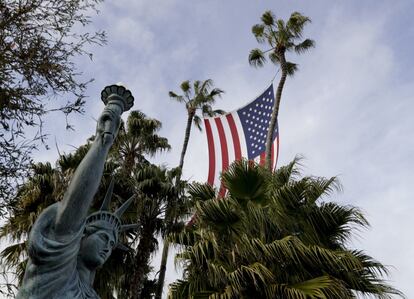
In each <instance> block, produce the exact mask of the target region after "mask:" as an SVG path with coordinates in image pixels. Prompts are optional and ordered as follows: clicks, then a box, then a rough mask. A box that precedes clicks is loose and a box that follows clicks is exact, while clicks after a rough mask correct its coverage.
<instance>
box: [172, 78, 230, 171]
mask: <svg viewBox="0 0 414 299" xmlns="http://www.w3.org/2000/svg"><path fill="white" fill-rule="evenodd" d="M180 87H181V91H182V92H183V94H182V95H178V94H176V93H175V92H173V91H170V92H169V96H170V98H171V99H173V100H175V101H177V102H179V103H185V108H186V109H187V126H186V128H185V135H184V143H183V148H182V150H181V156H180V163H179V165H178V167H179V168H180V169H183V165H184V157H185V153H186V152H187V145H188V141H189V139H190V133H191V127H192V123H193V122H194V125H195V126H196V127H197V128H198V129H199V130H201V117H200V115H198V114H197V111H201V113H202V115H203V116H210V117H213V116H216V115H219V114H224V111H223V110H213V108H212V105H213V104H214V103H215V102H216V99H217V97H220V96H221V94H222V93H223V92H224V91H223V90H221V89H219V88H213V80H211V79H207V80H205V81H199V80H196V81H194V83H193V86H191V83H190V81H188V80H187V81H184V82H182V83H181V85H180Z"/></svg>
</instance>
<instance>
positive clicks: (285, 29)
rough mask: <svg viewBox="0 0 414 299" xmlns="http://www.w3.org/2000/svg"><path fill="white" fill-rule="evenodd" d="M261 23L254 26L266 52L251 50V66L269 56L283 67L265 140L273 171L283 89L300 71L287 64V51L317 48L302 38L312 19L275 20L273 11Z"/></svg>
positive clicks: (296, 13) (267, 156) (292, 16)
mask: <svg viewBox="0 0 414 299" xmlns="http://www.w3.org/2000/svg"><path fill="white" fill-rule="evenodd" d="M261 20H262V23H260V24H256V25H254V26H253V27H252V32H253V34H254V36H255V37H256V39H257V41H258V42H259V43H267V44H268V46H270V48H269V49H267V50H264V51H262V50H260V49H257V48H256V49H253V50H251V51H250V55H249V63H250V65H252V66H255V67H262V66H263V65H264V63H265V62H266V57H265V54H266V53H269V55H268V56H269V59H270V61H271V62H273V63H274V64H276V65H280V69H281V77H280V80H279V84H278V87H277V91H276V101H275V103H274V106H273V111H272V117H271V120H270V123H269V130H268V132H267V137H266V167H267V168H268V169H270V168H271V147H272V141H273V132H274V130H275V127H276V122H277V117H278V114H279V106H280V100H281V98H282V91H283V86H284V85H285V81H286V78H287V76H292V75H293V74H294V73H295V71H297V68H298V67H297V64H295V63H292V62H289V61H286V52H291V51H295V52H296V53H297V54H302V53H304V52H306V51H308V50H309V49H310V48H312V47H314V45H315V43H314V41H313V40H311V39H305V40H303V41H300V40H301V39H302V32H303V28H304V27H305V25H306V24H307V23H309V22H310V21H311V20H310V19H309V18H308V17H306V16H303V15H301V14H300V13H298V12H294V13H292V14H291V16H290V18H289V20H288V21H287V22H285V21H284V20H282V19H276V17H275V16H274V14H273V13H272V12H271V11H266V12H265V13H264V14H263V15H262V18H261Z"/></svg>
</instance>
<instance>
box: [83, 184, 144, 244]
mask: <svg viewBox="0 0 414 299" xmlns="http://www.w3.org/2000/svg"><path fill="white" fill-rule="evenodd" d="M113 190H114V179H113V178H112V180H111V183H110V184H109V187H108V190H107V191H106V195H105V198H104V201H103V202H102V205H101V208H100V209H99V211H97V212H94V213H92V214H90V215H89V216H88V217H87V218H86V225H91V224H93V223H99V222H101V223H102V222H104V223H105V224H106V225H108V226H109V227H110V228H112V229H113V230H114V231H116V232H117V234H119V233H120V232H124V231H126V230H130V229H134V228H137V227H138V226H139V225H138V224H126V225H123V224H122V221H121V216H122V214H124V212H125V211H126V210H127V209H128V207H129V206H130V204H131V203H132V201H133V199H134V197H135V196H134V195H133V196H131V197H130V198H129V199H128V200H127V201H125V202H124V203H123V204H122V205H121V206H120V207H119V208H118V209H117V210H116V211H115V212H110V211H109V206H110V203H111V198H112V193H113ZM117 247H119V248H121V249H127V247H125V246H124V245H122V244H118V245H117Z"/></svg>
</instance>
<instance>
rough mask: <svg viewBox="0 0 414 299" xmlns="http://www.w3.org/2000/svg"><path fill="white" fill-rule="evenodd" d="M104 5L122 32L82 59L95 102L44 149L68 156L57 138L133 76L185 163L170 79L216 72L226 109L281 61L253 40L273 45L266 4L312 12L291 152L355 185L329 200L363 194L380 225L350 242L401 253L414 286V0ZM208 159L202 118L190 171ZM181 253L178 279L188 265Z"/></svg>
mask: <svg viewBox="0 0 414 299" xmlns="http://www.w3.org/2000/svg"><path fill="white" fill-rule="evenodd" d="M99 9H100V12H99V14H98V15H97V16H95V15H94V16H93V18H92V21H93V22H92V24H91V27H89V29H92V30H95V29H96V30H105V31H106V32H107V34H108V44H107V45H106V46H104V47H101V48H99V47H95V46H92V47H91V48H90V51H92V52H93V53H94V56H93V60H92V61H90V60H89V59H87V58H86V57H85V58H78V59H77V60H76V61H75V63H76V64H77V66H78V69H79V71H82V72H83V77H84V78H90V77H93V78H95V81H94V82H93V83H91V84H90V85H89V89H88V92H87V94H88V98H87V104H86V107H85V110H86V113H85V114H84V115H78V116H72V117H71V118H70V122H71V123H72V124H73V125H74V126H75V131H65V123H64V118H63V117H62V115H58V114H52V115H49V116H48V117H47V120H46V124H45V131H46V133H49V143H50V146H51V149H50V150H48V151H47V150H45V149H43V148H41V149H40V150H39V151H38V152H37V153H36V155H35V159H36V160H37V161H51V162H54V161H55V160H56V159H57V156H58V152H57V149H56V146H55V142H56V144H57V145H58V147H59V150H60V151H61V152H66V153H68V152H70V151H72V150H73V148H74V147H77V146H79V145H81V144H83V143H84V142H85V140H86V139H87V138H88V137H89V136H90V135H92V134H93V133H94V131H95V123H96V121H95V120H96V119H97V118H98V117H99V114H100V112H101V111H102V109H103V104H102V102H101V100H100V92H101V90H102V89H103V88H104V87H105V86H106V85H110V84H113V83H117V82H123V83H124V84H125V85H126V86H127V87H128V88H129V89H130V90H131V92H132V93H133V95H134V97H135V106H134V107H133V109H139V110H141V111H143V112H144V113H146V114H147V115H148V116H150V117H153V118H157V119H159V120H160V121H162V123H163V128H162V130H161V132H160V134H161V135H163V136H165V137H167V138H168V139H169V142H170V144H171V145H172V150H171V151H170V152H168V153H164V154H160V155H157V156H156V157H155V158H154V159H153V161H154V162H155V163H159V164H164V165H167V166H169V167H174V166H177V165H178V162H179V155H180V151H181V146H182V142H183V138H184V129H185V125H186V111H185V109H184V106H183V105H182V104H179V103H176V102H174V101H171V100H170V99H169V97H168V91H170V90H173V91H177V92H178V91H179V85H180V83H181V82H182V81H184V80H205V79H209V78H210V79H213V80H214V83H215V86H216V87H219V88H221V89H223V90H224V91H225V94H224V95H223V97H222V99H220V100H219V101H218V102H217V105H216V106H215V107H216V108H220V109H224V110H227V111H231V110H234V109H237V108H239V107H241V106H243V105H245V104H247V103H248V102H249V101H251V100H253V99H254V98H255V97H256V96H258V95H259V94H260V93H261V92H262V91H263V90H264V89H266V88H267V87H268V86H269V84H270V82H271V80H272V78H273V77H274V75H275V74H276V71H277V67H276V66H274V65H272V64H267V65H266V66H265V67H264V68H260V69H255V68H253V67H251V66H249V64H248V60H247V57H248V53H249V51H250V50H251V49H253V48H256V47H258V46H259V45H258V44H257V42H256V40H255V39H254V37H253V35H252V33H251V27H252V26H253V25H254V24H256V23H259V21H260V16H261V15H262V14H263V12H264V11H266V10H272V11H273V12H274V13H275V14H276V16H277V17H278V18H283V19H287V18H288V17H289V15H290V14H291V13H292V12H294V11H299V12H301V13H302V14H304V15H306V16H308V17H310V18H311V19H312V23H311V24H309V25H308V26H307V27H306V28H305V32H304V37H305V38H306V37H309V38H312V39H314V40H315V42H316V47H315V48H314V49H312V50H311V51H310V52H308V53H306V54H303V55H301V56H297V55H295V54H288V57H287V58H288V60H291V61H293V62H296V63H298V64H299V71H298V73H297V74H296V75H295V76H294V77H293V78H288V80H287V82H286V85H285V89H284V93H283V97H282V103H281V107H280V114H279V128H280V153H279V162H278V165H285V164H287V163H289V162H290V161H291V160H292V159H293V158H294V157H295V156H296V155H302V156H303V157H304V160H303V161H302V163H303V164H304V166H303V171H304V173H305V174H312V175H318V176H326V177H331V176H338V177H339V179H340V181H341V183H342V185H343V191H342V192H341V193H339V194H335V195H333V196H332V197H330V198H329V199H328V198H326V200H333V201H336V202H339V203H341V204H344V205H354V206H357V207H359V208H360V209H361V210H362V211H363V212H364V213H365V215H366V217H367V219H368V221H369V222H370V224H371V227H370V228H369V229H367V230H363V231H360V232H358V234H357V237H356V238H355V239H354V240H353V241H352V243H351V244H350V246H351V247H353V248H358V249H362V250H364V251H365V252H367V253H368V254H369V255H371V256H373V257H374V258H376V259H377V260H379V261H380V262H382V263H383V264H385V265H389V266H390V274H391V275H390V276H389V277H388V279H389V281H390V283H391V284H392V285H393V286H395V287H396V288H398V289H399V290H401V291H403V292H404V293H405V295H406V296H407V298H414V288H413V287H412V286H411V285H412V282H411V279H412V277H414V250H413V248H412V247H413V244H414V241H413V238H412V236H413V232H412V230H411V229H410V227H413V224H414V223H413V222H414V220H413V218H412V215H411V211H413V210H414V201H412V192H410V191H412V189H411V186H412V183H413V175H412V169H413V168H414V158H413V154H414V138H413V134H412V133H410V132H411V131H412V130H413V129H414V118H413V117H412V116H411V114H412V112H413V111H414V101H413V94H414V92H413V91H414V87H413V84H412V82H413V79H414V68H413V66H414V60H413V59H412V54H411V53H414V43H413V41H414V26H413V25H414V24H413V22H414V21H413V20H414V2H411V1H404V0H398V1H379V0H376V1H373V0H372V1H371V0H366V1H357V0H349V1H319V0H316V1H315V0H314V1H305V0H302V1H299V0H293V1H276V0H273V1H268V0H262V1H259V0H256V1H252V0H227V1H220V0H204V1H200V0H198V1H183V0H152V1H141V0H117V1H105V2H103V3H102V4H100V6H99ZM77 30H80V31H82V30H85V29H84V28H78V29H77ZM278 78H279V77H276V79H275V84H276V83H277V82H278ZM126 116H127V115H124V118H126ZM410 136H411V137H410ZM207 163H208V158H207V145H206V137H205V135H204V134H203V133H200V132H198V131H197V130H193V131H192V135H191V138H190V143H189V147H188V152H187V155H186V159H185V165H184V177H185V178H187V179H190V180H197V181H201V182H204V181H206V179H207V169H208V168H207ZM172 260H173V257H172V258H171V260H170V263H169V265H168V271H167V282H171V281H174V280H175V279H178V278H180V275H181V274H180V271H179V269H175V268H174V265H173V262H172ZM158 264H159V256H158V255H155V256H154V257H153V265H154V267H155V268H158Z"/></svg>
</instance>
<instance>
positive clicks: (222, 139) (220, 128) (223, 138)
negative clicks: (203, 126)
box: [214, 117, 229, 196]
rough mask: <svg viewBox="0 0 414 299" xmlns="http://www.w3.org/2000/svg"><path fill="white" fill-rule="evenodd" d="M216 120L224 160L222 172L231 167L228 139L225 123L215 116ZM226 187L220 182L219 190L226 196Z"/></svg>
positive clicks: (221, 194) (220, 193)
mask: <svg viewBox="0 0 414 299" xmlns="http://www.w3.org/2000/svg"><path fill="white" fill-rule="evenodd" d="M214 121H215V122H216V126H217V130H218V133H219V140H220V146H221V160H222V164H221V172H223V171H225V170H227V167H229V154H228V151H227V140H226V135H225V134H224V128H223V124H222V123H221V119H220V118H219V117H218V118H215V119H214ZM224 192H225V190H224V187H223V184H222V183H221V184H220V191H219V195H220V196H224Z"/></svg>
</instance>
